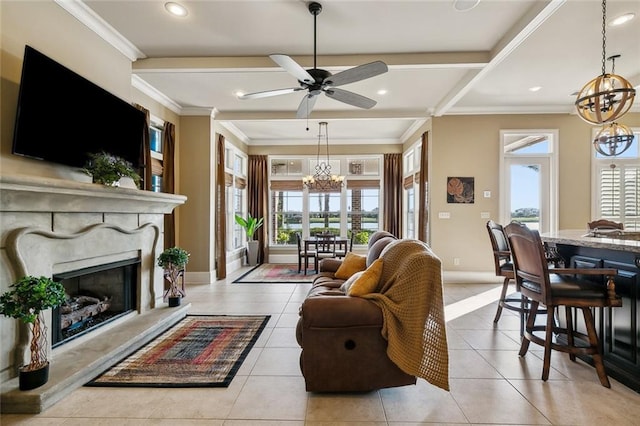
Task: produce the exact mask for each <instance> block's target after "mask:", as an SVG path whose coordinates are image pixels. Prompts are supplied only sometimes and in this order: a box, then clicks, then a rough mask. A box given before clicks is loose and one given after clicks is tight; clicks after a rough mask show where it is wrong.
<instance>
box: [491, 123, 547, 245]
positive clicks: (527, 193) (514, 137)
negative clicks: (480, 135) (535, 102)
mask: <svg viewBox="0 0 640 426" xmlns="http://www.w3.org/2000/svg"><path fill="white" fill-rule="evenodd" d="M557 135H558V132H557V130H502V131H501V132H500V139H501V148H502V149H501V158H500V160H501V167H500V175H501V176H500V182H501V185H500V188H501V189H500V221H501V223H505V224H506V223H509V222H511V221H513V220H516V221H519V222H523V223H525V224H526V225H527V226H528V227H529V228H531V229H536V230H538V231H539V232H540V233H546V232H550V231H555V230H557V227H558V219H557V218H558V213H557V208H556V206H557V193H558V190H557V185H558V183H557V175H558V173H557V161H556V149H555V147H556V144H557V140H558V136H557Z"/></svg>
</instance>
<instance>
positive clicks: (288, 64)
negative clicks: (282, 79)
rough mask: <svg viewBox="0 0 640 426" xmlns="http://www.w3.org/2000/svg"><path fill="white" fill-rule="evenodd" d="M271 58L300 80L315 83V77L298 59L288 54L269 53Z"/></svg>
mask: <svg viewBox="0 0 640 426" xmlns="http://www.w3.org/2000/svg"><path fill="white" fill-rule="evenodd" d="M269 57H270V58H271V60H272V61H273V62H275V63H276V64H278V65H280V66H281V67H282V68H284V70H285V71H286V72H288V73H289V74H291V75H292V76H294V77H295V78H297V79H298V81H303V82H305V83H313V82H315V79H314V78H313V76H312V75H311V74H309V73H308V72H307V70H305V69H304V68H302V67H301V66H300V65H299V64H298V63H297V62H296V61H294V60H293V59H291V58H290V57H289V56H287V55H281V54H274V55H269Z"/></svg>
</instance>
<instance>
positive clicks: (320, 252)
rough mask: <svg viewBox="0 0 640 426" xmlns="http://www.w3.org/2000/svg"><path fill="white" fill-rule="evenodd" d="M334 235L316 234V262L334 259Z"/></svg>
mask: <svg viewBox="0 0 640 426" xmlns="http://www.w3.org/2000/svg"><path fill="white" fill-rule="evenodd" d="M336 238H337V237H336V235H334V234H330V233H325V234H316V256H317V259H318V262H320V261H321V260H322V259H327V258H334V257H336Z"/></svg>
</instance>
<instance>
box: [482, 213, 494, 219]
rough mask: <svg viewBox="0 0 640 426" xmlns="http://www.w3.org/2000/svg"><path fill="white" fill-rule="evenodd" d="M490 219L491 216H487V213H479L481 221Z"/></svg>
mask: <svg viewBox="0 0 640 426" xmlns="http://www.w3.org/2000/svg"><path fill="white" fill-rule="evenodd" d="M490 217H491V214H489V212H480V218H481V219H489V218H490Z"/></svg>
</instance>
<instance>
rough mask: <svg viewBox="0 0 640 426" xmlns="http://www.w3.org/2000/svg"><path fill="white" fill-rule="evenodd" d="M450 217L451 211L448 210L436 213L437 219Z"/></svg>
mask: <svg viewBox="0 0 640 426" xmlns="http://www.w3.org/2000/svg"><path fill="white" fill-rule="evenodd" d="M450 218H451V213H449V212H439V213H438V219H450Z"/></svg>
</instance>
